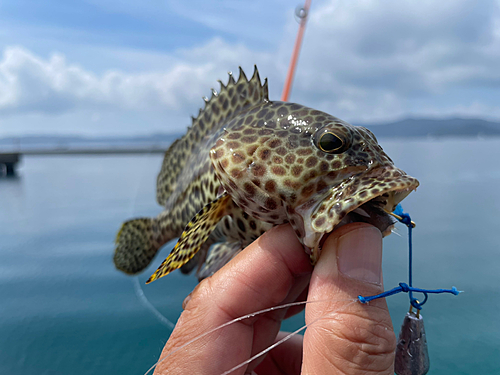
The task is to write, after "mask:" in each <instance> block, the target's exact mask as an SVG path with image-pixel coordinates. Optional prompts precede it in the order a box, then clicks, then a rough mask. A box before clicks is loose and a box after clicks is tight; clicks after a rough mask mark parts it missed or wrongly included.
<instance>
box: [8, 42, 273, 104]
mask: <svg viewBox="0 0 500 375" xmlns="http://www.w3.org/2000/svg"><path fill="white" fill-rule="evenodd" d="M177 56H178V57H177V59H176V62H175V63H174V64H173V65H172V66H170V67H168V68H167V69H166V70H165V71H161V72H145V73H135V74H134V73H124V72H120V71H117V70H110V71H107V72H105V73H104V74H102V75H100V76H98V75H96V74H94V73H92V72H90V71H87V70H85V69H84V68H82V67H79V66H77V65H74V64H69V63H68V62H67V61H66V59H65V57H64V55H62V54H53V55H52V56H51V57H50V58H49V59H46V60H44V59H43V58H41V57H39V56H36V55H35V54H33V53H31V52H30V51H28V50H26V49H23V48H21V47H9V48H6V49H5V51H4V53H3V58H2V60H1V61H0V114H17V113H31V112H35V113H46V114H59V113H63V112H68V111H73V110H82V109H92V110H134V111H151V110H153V111H163V112H165V111H174V112H176V111H179V112H180V111H183V110H186V109H187V108H190V107H191V106H192V104H193V103H194V102H198V105H201V100H200V98H201V96H202V94H205V95H209V88H210V87H212V86H216V85H215V83H216V80H215V78H214V77H217V75H216V74H217V73H218V76H219V77H221V78H223V79H225V78H224V76H225V75H226V72H227V70H225V69H224V67H231V66H233V67H235V68H237V67H238V61H251V60H259V61H260V62H261V63H262V65H266V64H267V61H268V58H267V57H266V55H265V54H258V53H253V52H251V51H249V50H248V49H247V48H246V47H244V46H243V45H241V44H238V45H228V44H226V43H225V42H223V41H222V40H220V39H214V40H212V41H211V42H209V43H207V44H206V45H204V46H201V47H197V48H193V49H191V50H180V51H177ZM250 56H251V57H250ZM252 69H253V68H252Z"/></svg>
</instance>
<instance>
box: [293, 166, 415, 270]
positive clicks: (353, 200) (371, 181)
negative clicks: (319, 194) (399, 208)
mask: <svg viewBox="0 0 500 375" xmlns="http://www.w3.org/2000/svg"><path fill="white" fill-rule="evenodd" d="M418 185H419V182H418V180H417V179H415V178H413V177H411V176H408V175H407V174H406V173H405V172H403V171H402V170H400V169H398V168H395V167H393V166H384V167H379V168H375V169H372V170H370V171H368V172H365V173H362V174H359V175H355V176H351V177H349V178H348V179H346V180H344V181H342V182H341V183H340V184H337V185H336V186H335V187H332V188H330V189H328V191H327V193H326V194H325V195H324V196H323V198H322V199H321V200H320V201H319V202H318V204H316V205H314V206H313V207H307V208H306V206H307V205H304V207H297V209H296V211H297V212H299V213H300V214H301V216H302V217H303V219H304V227H305V228H304V229H305V232H306V235H305V238H304V245H305V246H307V247H308V248H309V249H311V250H312V254H311V259H312V261H313V263H315V262H316V261H317V259H318V258H319V254H320V252H321V246H322V244H323V243H324V242H325V240H326V238H327V235H328V234H329V233H330V232H332V231H333V229H335V228H338V227H340V226H342V225H345V224H348V223H352V222H366V223H369V224H372V225H374V226H376V227H377V228H378V229H379V230H380V231H381V232H382V234H383V235H386V234H389V233H390V231H391V229H392V226H393V224H394V220H393V219H392V217H391V216H390V215H389V214H388V213H387V212H392V211H394V209H395V208H396V205H397V204H398V203H399V202H401V201H402V200H403V199H404V198H406V196H407V195H408V194H410V193H411V192H412V191H413V190H415V189H416V188H417V187H418ZM304 208H305V209H304Z"/></svg>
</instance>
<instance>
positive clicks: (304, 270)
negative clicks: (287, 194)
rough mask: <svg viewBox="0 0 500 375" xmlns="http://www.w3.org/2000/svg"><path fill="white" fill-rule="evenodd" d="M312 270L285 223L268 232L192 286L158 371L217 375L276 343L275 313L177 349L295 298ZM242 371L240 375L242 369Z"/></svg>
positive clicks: (252, 319)
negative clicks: (211, 330) (190, 293)
mask: <svg viewBox="0 0 500 375" xmlns="http://www.w3.org/2000/svg"><path fill="white" fill-rule="evenodd" d="M311 271H312V266H311V265H310V262H309V257H308V256H307V254H306V253H305V252H304V250H303V247H302V245H301V244H300V242H299V241H298V240H297V238H296V236H295V233H294V232H293V229H292V228H291V227H290V226H289V225H284V226H279V227H275V228H273V229H271V230H270V231H268V232H266V233H265V234H264V235H262V236H261V237H260V238H259V239H257V240H256V241H255V242H254V243H253V244H251V245H250V246H248V247H247V248H246V249H245V250H244V251H242V252H241V253H240V254H238V255H237V256H236V257H235V258H234V259H233V260H232V261H231V262H229V263H228V264H227V265H226V266H224V267H223V268H222V269H221V270H219V271H218V272H217V273H216V274H215V275H213V276H212V277H210V278H207V279H205V280H204V281H202V282H201V283H200V284H199V285H198V286H197V287H196V288H195V290H194V291H193V293H192V295H191V299H190V301H189V302H188V303H187V305H186V309H185V311H184V312H183V313H182V315H181V317H180V318H179V321H178V322H177V325H176V327H175V329H174V332H173V333H172V335H171V337H170V339H169V341H168V342H167V345H166V346H165V349H164V350H163V353H162V357H164V356H165V355H168V354H169V353H172V354H171V355H170V356H169V357H168V358H167V359H166V360H165V361H163V362H162V363H161V364H160V365H159V366H158V368H157V371H156V373H157V374H166V373H168V374H177V373H179V374H185V373H203V374H221V373H223V372H224V371H226V370H228V369H230V368H232V367H234V366H236V365H238V364H239V363H241V362H243V361H245V360H247V359H248V358H249V357H251V355H252V354H255V353H256V352H258V351H259V350H258V349H261V348H259V347H262V346H263V345H266V343H267V342H269V343H272V342H273V341H274V337H275V335H276V333H277V332H278V331H279V325H280V320H281V319H280V318H279V317H277V316H278V315H276V314H275V315H268V316H267V319H264V318H263V317H262V316H257V317H254V318H251V319H248V320H244V321H241V322H238V323H235V324H232V325H230V326H226V327H224V328H222V329H220V330H217V331H215V332H212V333H210V334H208V335H206V336H204V337H202V338H200V339H199V340H196V341H194V342H192V343H191V344H189V345H188V346H186V347H185V348H183V349H181V350H179V351H177V352H175V350H176V348H180V347H181V346H182V345H184V344H185V343H188V342H190V341H191V340H193V339H194V338H196V337H197V336H199V335H202V334H204V333H206V332H207V331H209V330H210V329H213V328H215V327H217V326H219V325H221V324H223V323H226V322H228V321H230V320H232V319H235V318H238V317H240V316H243V315H247V314H250V313H253V312H255V311H258V310H262V309H265V308H268V307H272V306H276V305H279V304H281V303H286V302H288V300H294V299H295V298H297V297H298V296H299V294H300V293H301V292H302V290H303V289H304V288H305V287H306V286H307V283H308V281H309V277H310V273H311ZM284 313H285V312H284V311H283V312H280V314H281V315H279V316H284ZM240 370H241V371H240V372H241V373H242V374H243V373H244V371H245V368H242V369H240ZM240 372H238V371H235V372H234V373H235V374H238V373H240Z"/></svg>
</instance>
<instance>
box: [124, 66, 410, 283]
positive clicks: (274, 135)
mask: <svg viewBox="0 0 500 375" xmlns="http://www.w3.org/2000/svg"><path fill="white" fill-rule="evenodd" d="M221 85H222V84H221ZM417 186H418V181H417V180H416V179H414V178H413V177H410V176H408V175H407V174H406V173H405V172H403V171H401V170H400V169H397V168H396V167H395V166H394V164H393V162H392V160H391V159H390V158H389V157H388V156H387V155H386V154H385V153H384V151H383V150H382V148H381V147H380V146H379V144H378V142H377V140H376V138H375V136H374V135H373V134H372V133H371V132H370V131H369V130H367V129H365V128H363V127H356V126H352V125H350V124H348V123H346V122H344V121H342V120H340V119H338V118H336V117H334V116H331V115H329V114H327V113H325V112H322V111H318V110H315V109H312V108H308V107H305V106H302V105H300V104H294V103H285V102H277V101H276V102H273V101H269V99H268V95H267V81H265V82H264V84H261V82H260V78H259V74H258V72H257V69H255V72H254V75H253V77H252V79H251V80H249V81H248V80H247V78H246V77H245V75H244V73H243V72H242V71H241V72H240V77H239V79H238V82H235V81H234V80H233V78H232V76H230V79H229V83H228V85H227V86H224V85H222V90H221V93H220V94H217V95H216V94H214V95H213V96H212V98H211V99H210V100H209V101H208V103H207V105H206V107H205V109H204V110H203V111H200V114H199V115H198V117H197V118H196V119H193V125H192V127H191V128H189V129H188V131H187V133H186V135H185V136H184V137H183V138H181V139H180V140H178V141H176V142H175V143H174V144H173V145H172V146H171V147H170V149H169V150H168V151H167V152H166V154H165V159H164V162H163V165H162V170H161V172H160V174H159V176H158V181H157V200H158V202H159V203H160V204H163V205H164V206H165V211H164V212H163V213H161V214H160V215H159V216H158V217H157V218H156V219H151V220H152V221H151V222H148V223H147V225H148V226H147V228H146V226H145V227H144V228H143V230H144V231H145V232H147V233H149V234H148V235H144V234H141V235H138V234H137V233H136V234H135V237H134V238H136V237H137V239H136V240H134V238H132V237H133V236H132V235H131V234H130V232H134V233H135V232H137V224H134V221H129V222H127V223H129V224H127V223H125V224H124V226H123V227H122V230H121V231H120V233H121V234H122V235H119V236H118V246H117V248H116V250H115V264H116V265H117V267H118V268H119V269H122V270H125V271H126V272H129V271H130V270H131V269H133V270H136V269H138V268H140V266H143V265H144V263H145V262H144V261H142V262H140V266H139V265H137V264H133V260H134V259H136V258H134V256H130V255H127V256H126V257H125V256H123V255H122V253H123V252H128V253H133V254H136V253H137V252H146V253H147V254H148V255H149V254H151V253H152V251H153V250H152V249H153V248H154V246H157V245H160V246H161V244H162V243H165V242H166V241H168V240H169V239H171V238H174V237H178V236H181V234H182V236H181V240H180V242H179V243H178V245H176V247H175V248H174V250H173V251H172V253H171V254H170V255H169V257H168V258H167V260H166V261H165V262H164V263H163V264H162V265H161V266H160V267H159V269H158V270H157V271H156V273H155V274H154V275H153V276H152V278H151V280H154V279H157V278H159V277H162V276H164V275H166V274H168V273H169V272H171V271H172V270H174V269H176V268H178V267H181V266H182V265H183V264H185V263H186V262H188V261H189V259H191V258H193V257H194V255H195V253H196V251H198V249H199V248H201V247H202V246H201V245H202V242H203V241H208V242H206V248H209V247H210V249H209V250H208V251H205V250H203V254H202V256H197V257H196V258H194V259H195V260H196V261H197V262H198V275H199V276H200V275H201V276H200V277H206V276H207V275H209V274H210V273H211V272H215V271H216V270H217V269H218V268H220V267H221V266H222V265H223V264H224V263H225V262H227V261H228V260H229V259H231V258H232V257H233V256H234V254H236V253H237V252H238V251H240V250H241V249H242V248H244V247H245V246H247V245H248V244H249V243H251V242H252V241H253V240H254V239H255V238H257V237H258V236H259V235H260V234H262V233H263V232H264V231H266V230H268V229H269V228H271V227H272V226H274V225H278V224H282V223H290V224H291V225H292V226H293V228H294V230H295V233H296V235H297V238H298V239H299V241H301V242H302V244H303V245H304V248H305V250H306V251H307V252H308V253H309V254H310V256H311V262H312V263H313V264H314V263H315V262H316V261H317V259H318V258H319V256H320V252H321V243H322V242H321V241H322V239H324V238H325V235H326V234H327V233H329V232H331V231H332V230H333V228H334V227H336V226H338V225H342V224H343V223H346V222H349V221H366V222H370V223H372V224H374V225H376V226H377V227H378V228H379V229H380V230H381V231H382V232H384V233H385V231H386V230H387V228H388V227H389V226H390V225H391V224H392V221H391V220H390V218H389V216H388V215H387V214H386V213H385V211H392V210H393V209H394V208H395V206H396V204H397V203H399V202H400V201H401V200H402V199H404V198H405V197H406V196H407V195H408V194H409V193H410V192H411V191H412V190H414V189H416V187H417ZM204 206H205V208H203V207H204ZM213 207H217V210H218V211H217V212H219V213H220V212H224V214H225V215H228V216H226V217H224V218H222V217H219V216H220V215H219V216H217V217H215V216H213V215H212V216H210V215H208V216H207V215H206V212H208V211H210V210H211V209H213ZM199 210H201V211H199ZM207 210H208V211H207ZM198 211H199V212H200V213H199V214H198V215H197V214H196V213H197V212H198ZM193 217H194V219H193ZM226 218H227V219H226ZM191 219H193V220H191ZM140 220H144V219H140ZM214 220H215V222H214ZM218 220H220V221H219V222H217V221H218ZM130 223H132V224H134V225H135V227H134V228H135V229H134V230H133V231H129V230H128V229H127V227H128V225H131V224H130ZM144 223H145V222H144V221H141V222H140V225H145V224H144ZM188 223H190V224H188ZM186 224H188V225H187V227H186ZM194 226H198V227H197V228H204V233H203V236H202V237H200V236H198V235H197V234H196V233H197V231H193V230H192V229H193V227H194ZM184 228H185V231H184V233H183V230H184ZM212 230H213V231H212ZM124 235H126V238H127V240H125V239H123V240H122V237H123V236H124ZM144 237H147V238H148V239H149V242H147V243H146V245H147V246H149V247H146V248H145V244H144V240H141V238H144ZM200 238H203V241H202V240H200ZM139 240H141V241H142V242H140V241H139ZM127 241H128V242H127ZM181 243H182V244H181ZM212 245H213V246H212ZM205 253H207V254H205ZM117 258H118V260H119V262H117ZM147 258H148V259H149V258H150V257H147ZM125 259H126V260H125ZM137 259H142V258H140V257H138V258H137ZM169 259H170V260H169ZM186 268H187V269H189V268H193V267H188V266H186Z"/></svg>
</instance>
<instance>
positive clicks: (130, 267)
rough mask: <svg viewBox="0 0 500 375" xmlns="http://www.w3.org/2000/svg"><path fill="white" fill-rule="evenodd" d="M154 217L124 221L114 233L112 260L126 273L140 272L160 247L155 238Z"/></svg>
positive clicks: (155, 226)
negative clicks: (115, 233) (116, 232)
mask: <svg viewBox="0 0 500 375" xmlns="http://www.w3.org/2000/svg"><path fill="white" fill-rule="evenodd" d="M155 222H156V219H151V218H140V219H134V220H129V221H126V222H125V223H123V224H122V226H121V228H120V230H119V231H118V234H117V235H116V241H115V244H116V247H115V254H114V256H113V262H114V263H115V266H116V268H118V269H119V270H120V271H123V272H125V273H128V274H135V273H138V272H141V271H142V270H143V269H144V268H146V267H147V266H148V265H149V263H151V261H152V260H153V258H154V256H155V255H156V253H157V252H158V249H159V248H160V247H161V244H160V243H158V242H157V241H156V240H155V238H156V237H157V233H156V231H155V229H156V228H157V225H155V224H156V223H155Z"/></svg>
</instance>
